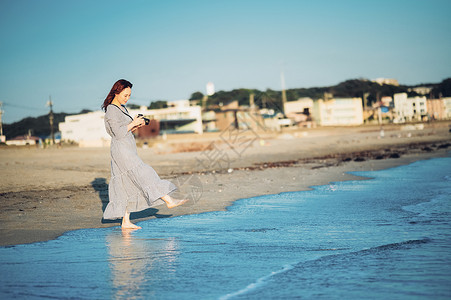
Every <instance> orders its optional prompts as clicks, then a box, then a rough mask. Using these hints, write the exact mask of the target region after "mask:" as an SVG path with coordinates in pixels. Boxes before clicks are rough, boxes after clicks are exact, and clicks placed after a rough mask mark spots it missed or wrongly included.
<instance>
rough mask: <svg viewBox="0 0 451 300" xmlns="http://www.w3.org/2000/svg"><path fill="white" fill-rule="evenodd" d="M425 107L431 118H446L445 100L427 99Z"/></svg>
mask: <svg viewBox="0 0 451 300" xmlns="http://www.w3.org/2000/svg"><path fill="white" fill-rule="evenodd" d="M426 102H427V109H428V114H429V117H430V118H431V119H432V120H444V119H446V107H445V100H443V99H427V101H426Z"/></svg>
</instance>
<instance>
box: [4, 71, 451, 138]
mask: <svg viewBox="0 0 451 300" xmlns="http://www.w3.org/2000/svg"><path fill="white" fill-rule="evenodd" d="M418 86H427V87H431V88H432V91H431V94H430V95H428V96H429V97H433V98H439V97H440V96H441V97H451V78H447V79H445V80H443V81H442V82H440V83H425V84H417V85H413V86H407V85H400V86H394V85H387V84H383V85H380V84H378V83H375V82H372V81H370V80H366V79H351V80H346V81H344V82H341V83H339V84H337V85H334V86H328V87H312V88H297V89H288V90H286V95H287V101H294V100H297V99H299V98H303V97H309V98H312V99H314V100H316V99H319V98H322V97H324V93H330V94H333V96H334V97H360V98H363V96H364V94H365V93H368V94H367V100H368V104H369V105H371V104H372V103H374V102H375V101H377V99H380V97H383V96H393V94H395V93H404V92H405V93H408V94H409V95H410V96H416V95H418V94H417V93H415V92H412V91H411V89H412V88H414V87H418ZM250 94H254V103H255V105H257V106H258V107H260V108H273V109H275V110H276V111H282V109H281V108H282V92H281V91H275V90H271V89H267V90H266V91H260V90H257V89H234V90H231V91H218V92H216V93H215V94H214V95H212V96H209V97H208V100H207V106H209V107H217V108H218V107H219V106H221V105H222V104H227V103H230V102H231V101H234V100H238V103H239V104H240V105H249V96H250ZM203 96H204V95H203V94H202V93H201V92H194V93H193V94H192V95H191V97H190V100H201V99H202V98H203ZM131 105H132V104H131ZM165 106H166V102H165V101H156V102H152V103H151V105H150V108H161V107H165ZM88 111H89V110H82V111H81V112H80V113H86V112H88ZM68 115H73V114H68V113H55V114H54V126H55V127H54V129H55V132H56V131H58V124H59V123H60V122H63V121H64V118H65V117H66V116H68ZM29 131H31V134H32V135H35V136H40V137H46V136H49V135H50V124H49V117H48V114H47V115H43V116H39V117H36V118H32V117H28V118H25V119H22V120H20V121H18V122H15V123H12V124H4V125H3V132H4V134H5V135H6V137H7V139H11V138H14V137H16V136H19V135H25V134H28V132H29Z"/></svg>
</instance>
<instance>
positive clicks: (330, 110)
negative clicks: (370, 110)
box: [313, 98, 363, 126]
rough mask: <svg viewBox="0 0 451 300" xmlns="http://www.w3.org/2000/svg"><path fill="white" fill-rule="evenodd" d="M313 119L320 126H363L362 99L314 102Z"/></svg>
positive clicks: (334, 99) (335, 99) (336, 99)
mask: <svg viewBox="0 0 451 300" xmlns="http://www.w3.org/2000/svg"><path fill="white" fill-rule="evenodd" d="M313 119H314V121H315V122H316V123H317V124H318V125H320V126H351V125H362V124H363V106H362V99H361V98H332V99H329V100H327V101H324V100H323V99H319V100H317V101H315V102H314V106H313Z"/></svg>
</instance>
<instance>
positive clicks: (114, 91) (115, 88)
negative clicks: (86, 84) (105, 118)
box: [101, 79, 133, 111]
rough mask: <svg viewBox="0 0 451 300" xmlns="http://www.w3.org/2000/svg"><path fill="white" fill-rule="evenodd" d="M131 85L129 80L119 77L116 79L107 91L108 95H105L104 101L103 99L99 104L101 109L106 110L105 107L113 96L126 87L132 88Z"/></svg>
mask: <svg viewBox="0 0 451 300" xmlns="http://www.w3.org/2000/svg"><path fill="white" fill-rule="evenodd" d="M132 86H133V84H132V83H131V82H130V81H128V80H125V79H119V80H118V81H116V82H115V83H114V84H113V87H112V88H111V91H110V92H109V93H108V96H106V99H105V101H103V104H102V106H101V107H102V109H103V110H104V111H106V107H107V106H108V105H110V104H111V102H112V101H113V99H114V96H116V95H117V94H120V93H121V92H122V91H123V90H124V89H126V88H132Z"/></svg>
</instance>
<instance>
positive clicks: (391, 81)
mask: <svg viewBox="0 0 451 300" xmlns="http://www.w3.org/2000/svg"><path fill="white" fill-rule="evenodd" d="M371 81H372V82H376V83H379V84H380V85H383V84H388V85H394V86H399V83H398V80H396V79H393V78H376V79H374V80H371Z"/></svg>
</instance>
